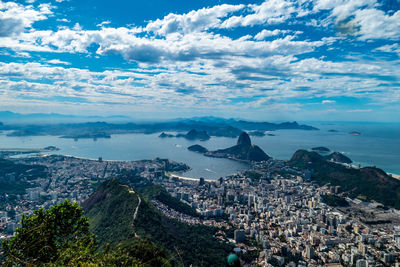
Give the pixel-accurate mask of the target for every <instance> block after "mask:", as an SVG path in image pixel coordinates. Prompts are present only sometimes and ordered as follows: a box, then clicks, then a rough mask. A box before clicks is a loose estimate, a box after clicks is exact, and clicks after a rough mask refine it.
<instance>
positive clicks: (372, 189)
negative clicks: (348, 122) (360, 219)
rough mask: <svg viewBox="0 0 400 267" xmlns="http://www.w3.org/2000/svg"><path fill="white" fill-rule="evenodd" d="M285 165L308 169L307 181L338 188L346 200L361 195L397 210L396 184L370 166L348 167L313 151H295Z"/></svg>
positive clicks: (399, 190)
mask: <svg viewBox="0 0 400 267" xmlns="http://www.w3.org/2000/svg"><path fill="white" fill-rule="evenodd" d="M289 164H290V165H292V166H294V167H298V168H300V169H311V170H313V174H312V176H311V179H312V180H314V181H316V182H318V183H319V184H327V183H330V184H332V185H335V186H340V191H341V192H345V193H346V194H347V195H348V196H349V197H352V198H354V197H357V196H359V195H362V196H365V197H366V198H367V200H375V201H377V202H381V203H383V204H384V205H387V206H391V207H395V208H397V209H400V181H399V180H397V179H394V178H392V177H390V176H389V175H387V174H386V173H385V172H384V171H382V170H381V169H378V168H374V167H365V168H360V169H356V168H348V167H346V166H344V165H341V164H337V163H333V162H329V161H327V160H326V159H325V158H324V157H322V156H321V155H319V154H318V153H316V152H308V151H306V150H298V151H296V153H294V155H293V156H292V158H291V159H290V161H289Z"/></svg>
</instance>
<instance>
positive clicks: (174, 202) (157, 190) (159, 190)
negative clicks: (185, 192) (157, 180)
mask: <svg viewBox="0 0 400 267" xmlns="http://www.w3.org/2000/svg"><path fill="white" fill-rule="evenodd" d="M139 190H140V193H141V194H142V195H144V196H145V197H146V198H147V199H149V200H152V199H156V200H158V201H160V202H162V203H163V204H165V205H167V206H168V207H170V208H171V209H174V210H176V211H178V212H181V213H184V214H187V215H190V216H193V217H198V216H199V215H198V214H197V212H196V211H195V209H193V208H192V207H190V206H189V205H187V204H185V203H183V202H182V201H180V200H179V199H177V198H176V197H173V196H171V195H170V194H169V193H168V192H167V190H165V188H164V187H162V186H160V185H151V186H146V187H142V188H139Z"/></svg>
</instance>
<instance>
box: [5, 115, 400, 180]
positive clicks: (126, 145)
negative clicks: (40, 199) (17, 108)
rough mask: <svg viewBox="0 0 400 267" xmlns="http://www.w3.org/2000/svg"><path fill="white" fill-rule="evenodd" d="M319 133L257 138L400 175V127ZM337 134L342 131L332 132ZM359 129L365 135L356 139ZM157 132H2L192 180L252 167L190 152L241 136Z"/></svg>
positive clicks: (285, 150)
mask: <svg viewBox="0 0 400 267" xmlns="http://www.w3.org/2000/svg"><path fill="white" fill-rule="evenodd" d="M308 124H310V125H313V126H316V127H318V128H320V130H319V131H302V130H279V131H274V132H271V133H272V134H274V135H275V136H268V135H267V136H263V137H252V142H253V144H256V145H259V146H260V147H261V148H262V149H263V150H264V151H265V152H266V153H267V154H268V155H270V156H272V157H273V158H276V159H282V160H288V159H290V157H291V156H292V155H293V153H294V152H295V151H296V150H298V149H310V148H312V147H316V146H326V147H328V148H330V149H331V150H334V151H339V152H342V153H344V154H345V155H347V156H348V157H350V158H351V159H352V160H353V161H354V162H355V164H360V165H361V166H377V167H379V168H382V169H383V170H385V171H387V172H390V173H395V174H400V125H399V124H390V123H342V122H338V123H318V122H312V123H308ZM328 130H336V131H337V132H329V131H328ZM352 131H357V132H360V133H361V135H357V136H356V135H350V134H349V132H352ZM158 135H159V133H157V134H121V135H113V136H112V138H110V139H98V140H96V141H94V140H93V139H79V140H78V141H74V140H73V139H63V138H59V137H57V136H33V137H7V136H6V135H5V133H3V134H0V148H44V147H46V146H56V147H58V148H60V150H59V151H55V152H53V153H57V154H63V155H72V156H76V157H83V158H93V159H97V158H98V157H102V158H103V159H105V160H140V159H153V158H156V157H160V158H168V159H171V160H175V161H178V162H183V163H186V164H188V165H189V166H190V167H191V168H192V170H190V171H189V172H187V173H185V174H184V175H185V176H187V177H193V178H199V177H204V178H207V179H217V178H219V177H221V176H226V175H229V174H233V173H235V172H237V171H241V170H245V169H246V168H248V165H247V164H244V163H241V162H236V161H233V160H228V159H218V158H209V157H204V156H203V155H201V154H198V153H195V152H191V151H188V150H187V147H188V146H191V145H193V144H200V145H202V146H204V147H206V148H208V149H209V150H215V149H220V148H226V147H230V146H232V145H234V144H235V143H236V139H235V138H225V137H212V138H211V139H210V140H208V141H189V140H186V139H184V138H164V139H162V138H159V137H158Z"/></svg>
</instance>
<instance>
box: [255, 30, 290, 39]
mask: <svg viewBox="0 0 400 267" xmlns="http://www.w3.org/2000/svg"><path fill="white" fill-rule="evenodd" d="M286 32H288V31H285V30H278V29H275V30H273V31H271V30H265V29H264V30H262V31H261V32H259V33H257V34H256V35H255V36H254V39H256V40H264V39H265V38H267V37H270V36H276V35H279V34H283V33H286Z"/></svg>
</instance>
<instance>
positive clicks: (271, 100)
mask: <svg viewBox="0 0 400 267" xmlns="http://www.w3.org/2000/svg"><path fill="white" fill-rule="evenodd" d="M399 9H400V0H386V1H376V0H352V1H345V0H314V1H306V0H300V1H291V0H267V1H237V0H236V1H211V0H203V1H163V0H147V1H126V0H125V1H122V0H114V1H104V0H96V1H94V0H85V1H78V0H25V1H22V0H21V1H1V0H0V96H1V97H0V110H11V111H14V112H20V113H31V112H43V113H48V112H57V113H66V114H78V115H79V114H84V115H94V114H96V115H116V114H123V115H128V116H131V117H134V118H172V117H189V116H201V115H214V116H223V117H241V118H248V119H254V120H293V119H295V120H350V121H364V120H370V121H400V105H399V104H400V90H399V89H400V64H399V63H400V44H399V40H400V11H399Z"/></svg>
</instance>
